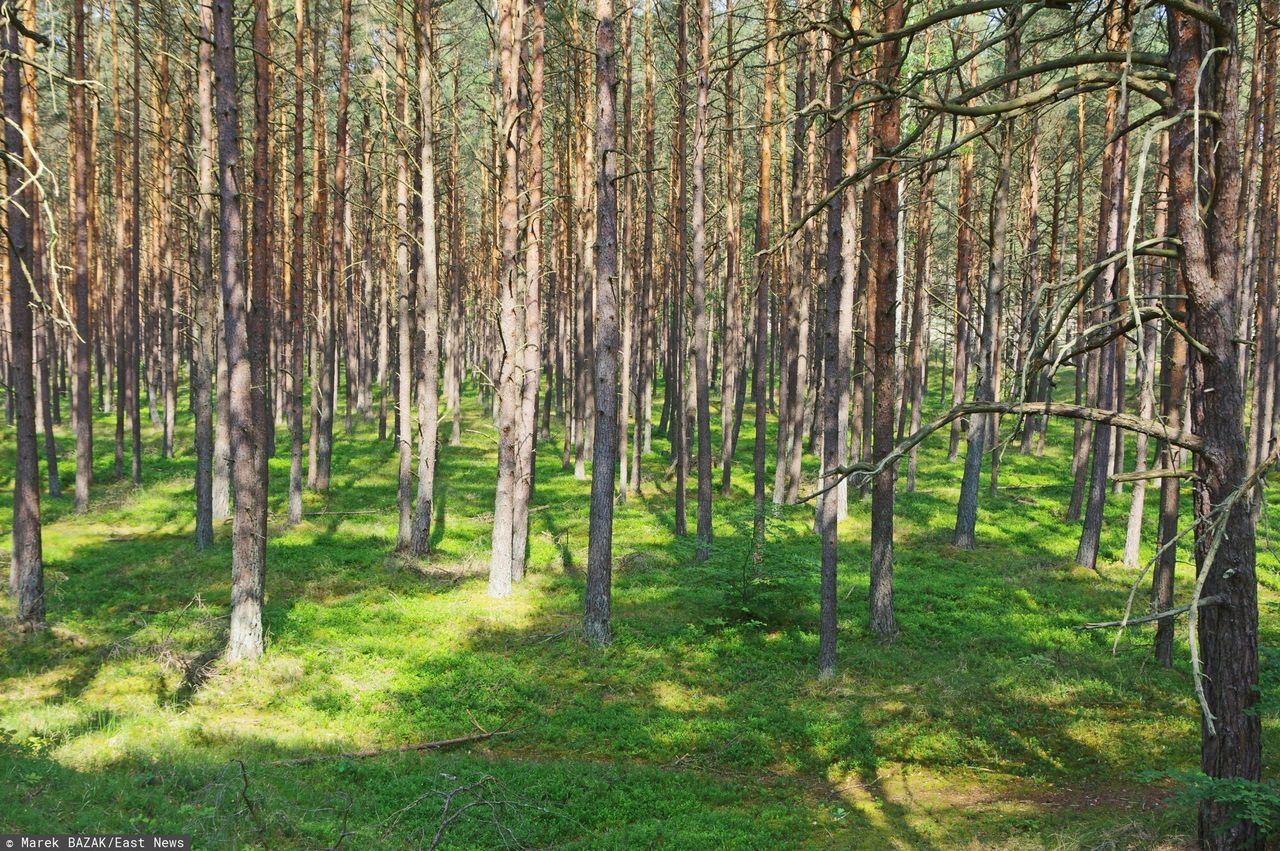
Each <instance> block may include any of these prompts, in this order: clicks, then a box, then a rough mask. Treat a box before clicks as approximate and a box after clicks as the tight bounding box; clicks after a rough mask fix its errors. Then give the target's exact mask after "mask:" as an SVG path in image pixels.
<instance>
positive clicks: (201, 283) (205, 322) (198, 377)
mask: <svg viewBox="0 0 1280 851" xmlns="http://www.w3.org/2000/svg"><path fill="white" fill-rule="evenodd" d="M199 14H200V34H201V38H200V41H199V42H198V43H197V45H196V103H197V105H198V110H199V116H198V122H199V126H200V136H199V149H198V150H197V152H196V190H197V191H196V201H195V203H196V228H195V231H196V246H195V255H196V256H195V264H194V269H193V271H194V273H195V281H194V286H193V288H192V289H193V292H192V301H193V303H194V304H193V307H194V311H193V316H192V322H193V324H194V328H193V329H192V330H193V336H192V363H191V406H192V408H193V409H194V413H195V432H196V433H195V438H196V481H195V487H196V546H198V547H200V548H202V549H203V548H205V547H208V546H209V545H210V544H212V543H213V521H214V498H213V491H214V475H213V467H214V424H213V410H214V397H213V392H214V391H213V378H214V372H215V370H216V369H217V366H216V364H215V360H216V359H217V356H218V338H217V337H218V301H219V299H218V282H217V281H216V280H215V279H214V274H213V234H214V227H213V199H214V191H215V186H214V176H213V169H214V161H215V159H216V158H217V151H216V150H215V146H216V144H217V142H216V140H215V138H214V127H213V123H214V117H213V76H214V75H213V4H212V2H207V3H201V4H200V11H199ZM220 391H221V392H222V393H225V392H226V388H225V387H224V388H221V389H220Z"/></svg>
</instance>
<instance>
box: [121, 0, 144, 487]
mask: <svg viewBox="0 0 1280 851" xmlns="http://www.w3.org/2000/svg"><path fill="white" fill-rule="evenodd" d="M141 31H142V13H141V12H140V11H139V5H138V0H133V43H132V47H133V85H132V87H131V88H132V112H133V117H132V130H131V132H130V137H131V138H130V141H131V144H130V146H129V147H130V159H129V175H130V176H129V181H130V186H131V195H130V199H131V200H130V207H129V242H128V245H129V248H128V252H129V274H128V276H127V277H126V289H125V296H124V315H125V329H124V341H125V344H124V345H125V361H124V366H125V369H124V381H125V394H124V401H125V405H124V407H125V410H126V412H127V414H128V417H129V437H130V446H131V451H130V468H129V469H130V476H131V479H132V481H133V484H134V485H135V486H137V485H141V484H142V420H141V417H142V410H141V400H140V398H139V394H138V389H139V373H140V370H141V366H142V364H141V360H142V346H141V341H140V337H141V334H140V327H141V322H140V318H139V301H140V299H141V293H140V292H139V289H140V284H139V273H140V272H141V268H142V212H141V206H142V177H141V156H142V44H141ZM121 250H125V249H124V247H123V246H121Z"/></svg>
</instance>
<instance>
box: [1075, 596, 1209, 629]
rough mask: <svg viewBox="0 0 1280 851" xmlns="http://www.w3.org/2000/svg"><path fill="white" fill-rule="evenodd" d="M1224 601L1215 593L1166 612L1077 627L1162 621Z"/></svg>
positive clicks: (1100, 626)
mask: <svg viewBox="0 0 1280 851" xmlns="http://www.w3.org/2000/svg"><path fill="white" fill-rule="evenodd" d="M1225 602H1227V598H1226V597H1222V596H1219V595H1217V594H1215V595H1213V596H1212V597H1205V598H1203V599H1202V600H1201V601H1200V603H1199V604H1198V605H1197V604H1196V603H1194V602H1192V603H1187V604H1186V605H1185V606H1178V607H1177V608H1174V609H1169V610H1168V611H1167V612H1156V613H1155V614H1151V615H1143V616H1142V617H1140V618H1129V619H1128V620H1118V621H1104V622H1102V623H1086V624H1081V625H1080V626H1079V627H1077V629H1111V628H1112V627H1125V626H1133V625H1134V624H1140V623H1151V622H1152V621H1162V620H1166V619H1168V618H1173V617H1177V616H1178V615H1181V614H1185V613H1186V612H1189V611H1191V610H1192V609H1196V608H1199V609H1203V608H1204V607H1206V606H1219V605H1222V604H1223V603H1225Z"/></svg>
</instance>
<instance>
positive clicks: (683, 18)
mask: <svg viewBox="0 0 1280 851" xmlns="http://www.w3.org/2000/svg"><path fill="white" fill-rule="evenodd" d="M675 61H676V76H675V89H676V91H675V109H676V114H675V125H676V126H675V135H674V138H673V140H672V152H671V155H672V162H671V169H672V180H673V186H674V191H675V205H674V208H673V209H672V213H671V222H672V227H673V228H674V229H675V234H674V240H673V244H672V252H671V262H672V263H673V264H675V268H674V269H673V270H672V277H671V280H672V284H673V285H674V288H675V291H674V293H673V297H672V298H671V335H670V348H669V350H668V352H667V357H668V358H669V359H670V360H669V362H670V365H671V368H670V369H669V370H667V373H666V376H665V378H666V382H665V383H666V384H667V385H668V386H669V388H670V391H669V398H670V400H671V413H670V416H671V429H670V434H671V461H672V463H674V464H675V468H676V484H675V503H676V504H675V515H676V518H675V519H676V522H675V533H676V536H677V537H683V536H684V535H687V534H689V526H688V518H687V514H688V512H687V510H686V508H685V498H686V491H687V490H688V484H687V480H688V475H689V421H688V418H687V417H686V416H685V404H684V401H685V393H686V392H687V389H686V387H685V368H684V364H685V360H684V357H685V336H684V299H685V292H686V287H685V284H686V280H687V269H688V264H687V262H686V257H687V248H686V246H687V242H686V238H687V233H686V232H687V230H688V226H687V225H688V220H687V209H688V208H687V206H686V200H685V199H686V195H687V191H686V188H685V187H686V185H687V184H686V179H685V175H686V173H687V168H688V164H687V162H686V160H687V156H686V151H687V147H686V145H687V137H688V135H689V131H688V124H689V85H688V76H689V0H677V2H676V60H675Z"/></svg>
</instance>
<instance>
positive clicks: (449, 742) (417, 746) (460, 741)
mask: <svg viewBox="0 0 1280 851" xmlns="http://www.w3.org/2000/svg"><path fill="white" fill-rule="evenodd" d="M511 733H512V731H511V730H494V731H493V732H484V733H473V734H471V735H470V736H458V737H457V738H453V739H437V740H435V741H432V742H413V743H410V744H407V745H397V746H396V747H394V748H368V749H366V750H361V751H347V752H345V753H325V754H315V755H313V756H300V757H294V758H293V759H278V760H276V761H275V762H273V763H272V765H310V764H311V763H314V762H326V761H328V760H331V759H365V758H367V757H371V756H385V755H387V754H393V753H410V752H413V751H438V750H443V749H444V748H451V747H455V746H457V745H465V744H469V743H470V742H479V741H483V740H485V739H492V738H494V737H496V736H507V735H510V734H511Z"/></svg>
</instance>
